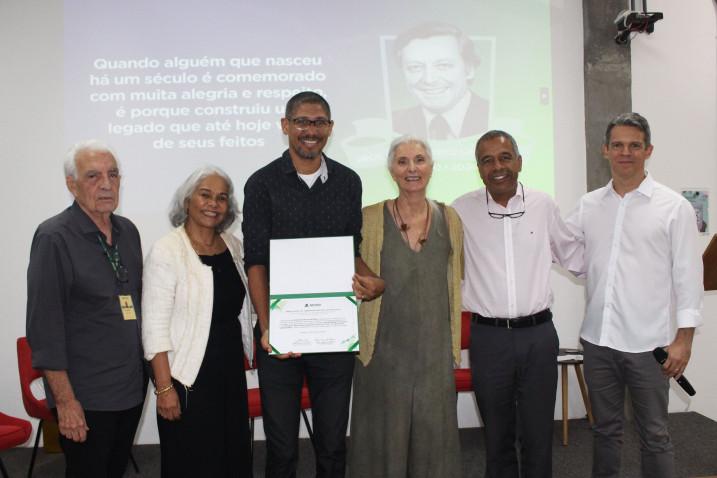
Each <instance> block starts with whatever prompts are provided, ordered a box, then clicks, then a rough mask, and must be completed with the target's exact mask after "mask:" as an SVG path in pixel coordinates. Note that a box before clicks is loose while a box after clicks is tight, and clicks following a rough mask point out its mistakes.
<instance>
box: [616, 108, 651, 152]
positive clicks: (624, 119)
mask: <svg viewBox="0 0 717 478" xmlns="http://www.w3.org/2000/svg"><path fill="white" fill-rule="evenodd" d="M615 126H632V127H633V128H637V129H639V130H640V131H642V132H643V134H644V135H645V147H648V146H650V144H651V142H650V141H651V139H652V137H651V135H650V124H649V123H648V122H647V120H646V119H645V117H644V116H642V115H641V114H639V113H634V112H633V113H622V114H620V115H617V116H616V117H615V118H614V119H613V120H612V121H610V123H608V125H607V129H606V130H605V146H607V145H609V144H610V134H611V133H612V129H613V128H614V127H615Z"/></svg>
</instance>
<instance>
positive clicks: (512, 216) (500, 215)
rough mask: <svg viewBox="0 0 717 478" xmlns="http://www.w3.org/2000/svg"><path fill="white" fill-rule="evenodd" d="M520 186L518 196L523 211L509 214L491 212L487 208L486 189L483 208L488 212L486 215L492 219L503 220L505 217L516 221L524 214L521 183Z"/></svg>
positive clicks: (523, 193) (523, 194)
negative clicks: (521, 202) (521, 201)
mask: <svg viewBox="0 0 717 478" xmlns="http://www.w3.org/2000/svg"><path fill="white" fill-rule="evenodd" d="M518 184H520V196H521V197H522V198H523V210H522V211H518V212H510V213H500V212H491V211H490V208H489V206H488V188H486V190H485V208H486V209H487V210H488V215H489V216H490V217H492V218H493V219H503V218H505V217H507V218H510V219H517V218H519V217H521V216H522V215H523V214H525V190H524V189H523V183H518Z"/></svg>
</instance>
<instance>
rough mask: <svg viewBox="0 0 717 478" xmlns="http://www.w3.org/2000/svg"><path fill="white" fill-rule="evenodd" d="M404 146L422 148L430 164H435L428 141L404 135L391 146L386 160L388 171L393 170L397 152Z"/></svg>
mask: <svg viewBox="0 0 717 478" xmlns="http://www.w3.org/2000/svg"><path fill="white" fill-rule="evenodd" d="M404 144H417V145H419V146H420V147H422V148H423V150H424V151H425V152H426V155H427V156H428V162H429V163H430V164H433V152H431V147H430V146H429V145H428V142H427V141H424V140H422V139H421V138H417V137H416V136H410V135H403V136H399V137H398V138H396V139H394V140H393V141H392V142H391V146H389V148H388V157H387V158H386V165H387V166H388V169H391V165H392V164H393V160H394V159H396V158H395V156H396V150H397V149H398V147H399V146H401V145H404Z"/></svg>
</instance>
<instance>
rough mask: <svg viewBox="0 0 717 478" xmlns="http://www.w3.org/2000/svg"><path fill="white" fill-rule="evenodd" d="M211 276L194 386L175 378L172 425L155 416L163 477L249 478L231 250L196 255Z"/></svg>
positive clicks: (237, 290) (237, 288) (237, 283)
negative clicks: (177, 407) (176, 409)
mask: <svg viewBox="0 0 717 478" xmlns="http://www.w3.org/2000/svg"><path fill="white" fill-rule="evenodd" d="M199 257H200V259H201V260H202V262H203V263H204V264H205V265H208V266H211V268H212V272H213V275H214V302H213V307H212V323H211V328H210V331H209V340H208V342H207V348H206V350H205V352H204V359H203V360H202V366H201V368H200V369H199V374H198V375H197V378H196V380H195V382H194V384H193V385H192V387H190V388H189V387H185V386H184V385H182V384H181V383H179V382H177V381H176V380H173V382H174V386H175V388H176V390H177V394H178V395H179V401H180V403H181V407H182V417H181V418H180V419H179V420H177V421H174V422H170V421H167V420H164V419H163V418H162V417H160V416H157V423H158V427H159V434H160V438H161V440H160V445H161V451H162V477H164V478H175V477H198V476H207V477H209V476H211V477H251V476H253V474H252V462H251V452H250V445H251V444H250V436H249V412H248V406H247V390H246V387H247V386H246V374H245V372H244V348H243V346H242V334H241V324H240V323H239V319H238V317H239V312H240V311H241V308H242V304H243V302H244V297H245V295H246V290H245V289H244V284H243V283H242V281H241V278H240V277H239V273H238V272H237V270H236V266H235V265H234V261H233V260H232V256H231V253H230V252H229V250H226V251H224V252H223V253H221V254H217V255H215V256H199Z"/></svg>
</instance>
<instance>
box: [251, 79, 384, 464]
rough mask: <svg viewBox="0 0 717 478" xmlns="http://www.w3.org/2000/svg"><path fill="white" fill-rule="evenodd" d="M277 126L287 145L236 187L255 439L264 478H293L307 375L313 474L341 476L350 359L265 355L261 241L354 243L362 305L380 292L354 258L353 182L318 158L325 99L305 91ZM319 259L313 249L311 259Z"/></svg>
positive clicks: (325, 131)
mask: <svg viewBox="0 0 717 478" xmlns="http://www.w3.org/2000/svg"><path fill="white" fill-rule="evenodd" d="M281 128H282V131H283V132H284V134H286V135H287V136H288V139H289V149H288V150H286V151H285V152H284V154H283V155H282V156H281V157H280V158H278V159H276V160H274V161H272V162H271V163H269V164H268V165H266V166H265V167H263V168H261V169H259V170H258V171H256V172H255V173H254V174H253V175H252V176H251V177H250V178H249V180H248V181H247V183H246V186H245V188H244V222H243V224H242V230H243V232H244V247H245V257H244V263H245V267H246V269H247V274H248V278H249V292H250V296H251V300H252V302H253V304H254V307H255V309H256V312H257V315H258V324H257V329H256V330H255V332H256V335H257V341H259V343H260V346H259V347H258V348H257V360H258V368H259V382H260V386H261V400H262V407H263V417H264V431H265V433H266V439H267V457H266V476H271V477H272V478H275V477H278V478H281V477H292V476H295V475H296V464H297V460H298V435H299V413H300V401H301V387H302V384H303V382H304V377H306V380H307V383H308V386H309V392H310V398H311V406H312V412H313V413H312V414H313V422H314V444H315V448H316V449H315V452H316V474H317V476H319V477H343V476H344V473H345V466H346V427H347V424H348V413H349V401H350V396H351V379H352V376H353V367H354V360H355V357H354V354H352V353H331V354H309V355H303V356H302V355H300V354H293V353H288V354H283V355H279V356H269V352H271V347H270V345H269V274H268V271H269V261H270V257H269V241H270V240H271V239H291V238H307V237H331V236H353V238H354V254H355V257H356V272H357V274H356V275H355V276H354V281H353V284H354V292H355V293H356V297H357V298H358V299H362V300H371V299H373V298H375V297H377V296H378V295H380V294H381V292H382V291H383V281H382V280H381V279H380V278H378V277H376V276H375V275H374V274H373V273H372V272H371V271H370V270H369V269H368V267H367V266H366V264H365V263H364V262H363V261H362V260H361V258H360V256H359V255H358V250H359V244H360V243H361V180H360V179H359V177H358V175H357V174H356V173H355V172H354V171H352V170H351V169H349V168H347V167H346V166H343V165H342V164H340V163H337V162H336V161H334V160H332V159H330V158H328V157H326V156H325V155H324V154H323V152H322V151H323V148H324V146H325V145H326V142H327V140H328V138H329V136H330V135H331V130H332V128H333V121H332V120H331V110H330V107H329V104H328V103H327V102H326V100H325V99H324V98H323V97H322V96H321V95H319V94H317V93H314V92H310V91H305V92H301V93H298V94H297V95H295V96H294V97H292V98H291V99H290V100H289V102H288V103H287V105H286V116H285V117H284V118H282V119H281ZM316 260H317V261H321V260H322V255H321V251H316Z"/></svg>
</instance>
